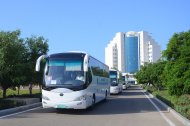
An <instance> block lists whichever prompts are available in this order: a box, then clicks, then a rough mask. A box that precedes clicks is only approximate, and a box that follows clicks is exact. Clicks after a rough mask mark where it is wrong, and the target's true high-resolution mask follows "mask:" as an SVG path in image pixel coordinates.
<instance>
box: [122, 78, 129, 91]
mask: <svg viewBox="0 0 190 126" xmlns="http://www.w3.org/2000/svg"><path fill="white" fill-rule="evenodd" d="M122 84H123V86H122V88H123V90H125V89H127V87H128V85H127V80H126V76H125V75H122Z"/></svg>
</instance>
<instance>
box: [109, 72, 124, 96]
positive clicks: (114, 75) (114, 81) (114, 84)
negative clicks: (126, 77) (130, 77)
mask: <svg viewBox="0 0 190 126" xmlns="http://www.w3.org/2000/svg"><path fill="white" fill-rule="evenodd" d="M109 76H110V80H111V86H110V94H119V93H120V92H122V90H123V85H122V83H120V82H119V71H117V70H114V69H110V70H109Z"/></svg>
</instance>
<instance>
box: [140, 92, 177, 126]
mask: <svg viewBox="0 0 190 126" xmlns="http://www.w3.org/2000/svg"><path fill="white" fill-rule="evenodd" d="M141 92H142V93H143V94H144V95H145V96H146V98H148V100H149V101H150V102H151V103H152V105H153V106H154V107H155V108H156V110H157V111H158V112H159V113H160V115H161V116H162V117H163V118H164V120H166V122H167V123H168V124H169V125H170V126H176V125H175V124H174V123H173V122H172V121H171V120H170V119H168V118H167V117H166V116H165V114H164V113H163V112H162V111H161V110H160V108H159V107H158V106H157V105H156V104H155V103H154V102H153V101H152V100H151V98H150V97H149V96H148V95H146V94H145V93H144V92H143V91H142V90H141Z"/></svg>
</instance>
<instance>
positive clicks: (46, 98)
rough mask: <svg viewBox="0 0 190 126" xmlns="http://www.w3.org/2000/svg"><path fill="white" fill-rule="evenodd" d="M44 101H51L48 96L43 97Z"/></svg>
mask: <svg viewBox="0 0 190 126" xmlns="http://www.w3.org/2000/svg"><path fill="white" fill-rule="evenodd" d="M42 99H44V100H48V101H49V100H50V99H49V98H48V97H47V96H44V95H42Z"/></svg>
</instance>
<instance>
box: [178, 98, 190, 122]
mask: <svg viewBox="0 0 190 126" xmlns="http://www.w3.org/2000/svg"><path fill="white" fill-rule="evenodd" d="M175 110H176V111H178V112H179V113H181V114H182V115H183V116H185V117H187V118H188V119H190V96H189V95H182V96H180V97H179V98H178V100H177V101H176V104H175Z"/></svg>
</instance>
